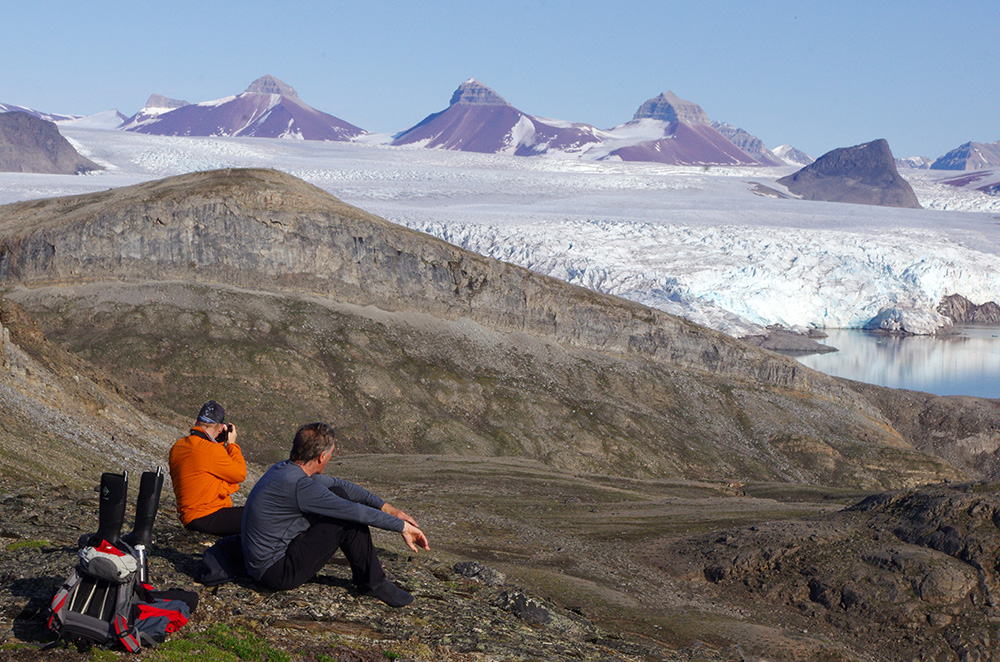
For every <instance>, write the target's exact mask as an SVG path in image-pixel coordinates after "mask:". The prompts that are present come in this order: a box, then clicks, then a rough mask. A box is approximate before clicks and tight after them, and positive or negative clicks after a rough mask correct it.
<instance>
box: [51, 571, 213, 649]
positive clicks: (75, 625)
mask: <svg viewBox="0 0 1000 662" xmlns="http://www.w3.org/2000/svg"><path fill="white" fill-rule="evenodd" d="M197 605H198V595H197V594H196V593H192V592H191V591H178V590H176V589H175V590H172V591H154V590H152V587H151V586H149V585H148V584H141V583H139V581H138V574H137V573H132V575H131V576H130V578H129V579H128V580H127V581H125V582H121V583H118V582H112V581H109V580H107V579H101V578H99V577H94V576H93V575H91V574H90V573H88V572H87V571H86V570H84V569H83V568H82V567H77V568H76V569H75V570H73V572H72V573H71V574H70V576H69V577H68V578H67V579H66V581H65V582H63V584H62V586H61V587H60V588H59V590H58V591H56V594H55V596H53V598H52V602H51V603H50V605H49V614H50V615H49V620H48V627H49V629H50V630H52V631H53V632H55V633H57V634H58V635H59V638H58V639H57V640H56V641H55V642H53V643H52V644H49V647H51V646H54V645H56V644H58V643H59V642H60V641H72V642H78V643H82V644H89V645H96V646H109V645H114V644H116V643H118V644H121V645H122V647H123V648H125V650H127V651H129V652H130V653H135V652H137V651H139V650H140V649H141V648H142V647H143V646H153V647H155V646H156V645H157V644H159V643H161V642H163V640H164V639H165V638H166V636H167V634H169V633H171V632H174V631H176V630H177V628H179V627H181V626H182V625H184V624H185V623H187V621H188V619H189V618H190V617H191V613H192V612H193V611H194V609H195V607H197Z"/></svg>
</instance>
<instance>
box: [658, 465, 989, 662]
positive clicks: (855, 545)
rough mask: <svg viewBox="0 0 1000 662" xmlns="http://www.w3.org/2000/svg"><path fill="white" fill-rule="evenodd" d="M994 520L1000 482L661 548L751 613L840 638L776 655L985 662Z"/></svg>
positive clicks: (680, 567) (920, 493)
mask: <svg viewBox="0 0 1000 662" xmlns="http://www.w3.org/2000/svg"><path fill="white" fill-rule="evenodd" d="M998 521H1000V499H998V496H997V485H996V484H988V483H979V484H960V485H939V486H926V487H923V488H920V489H914V490H910V491H905V492H893V493H885V494H878V495H874V496H872V497H870V498H867V499H865V500H863V501H861V502H860V503H858V504H856V505H854V506H852V507H850V508H847V509H845V510H843V511H840V512H837V513H832V514H828V515H825V516H822V517H813V518H810V519H809V520H797V521H786V522H769V523H767V524H762V525H754V526H749V527H743V528H735V529H734V528H729V529H726V530H722V531H714V532H712V533H711V534H706V535H701V536H692V537H689V538H687V539H685V540H682V541H680V542H668V543H666V544H661V545H659V546H657V547H656V550H655V551H656V553H658V554H659V555H660V558H661V559H662V560H661V567H662V568H663V570H664V572H667V573H671V574H672V575H674V576H687V577H692V576H696V574H701V575H702V576H703V577H704V579H705V580H707V581H708V582H709V583H711V584H712V585H714V586H715V587H716V589H717V590H716V592H715V594H716V595H719V596H720V597H722V596H724V597H722V599H724V600H726V601H728V602H729V603H730V604H732V605H740V609H741V610H742V609H745V610H746V611H743V612H742V613H743V614H747V615H749V614H754V613H761V612H762V611H764V609H762V606H763V605H767V607H766V611H768V613H769V614H770V615H771V618H772V619H773V620H774V621H781V622H782V623H783V624H784V626H785V627H787V628H789V629H790V630H793V631H795V632H800V633H802V634H803V635H805V633H808V635H809V636H810V637H817V638H819V639H825V640H827V641H830V642H833V641H836V642H838V643H837V645H836V647H837V648H838V649H839V650H838V651H837V653H832V652H831V651H822V650H815V649H814V650H809V648H808V646H809V642H808V641H807V640H806V639H805V638H803V639H800V640H799V642H798V644H795V643H791V644H790V645H788V646H786V647H784V650H783V651H782V652H781V653H774V654H769V655H768V659H877V660H893V661H895V660H900V661H902V660H913V659H925V660H927V659H933V660H972V659H981V660H987V659H990V658H991V657H992V656H993V650H994V648H995V641H994V640H993V636H992V634H993V628H992V623H993V622H994V621H995V620H996V619H997V618H1000V608H998V605H997V602H996V599H995V596H996V595H997V592H998V591H1000V573H998V567H1000V565H998V564H1000V528H998V527H997V522H998ZM755 605H757V606H755ZM813 646H816V644H815V643H814V644H813ZM775 655H776V656H775Z"/></svg>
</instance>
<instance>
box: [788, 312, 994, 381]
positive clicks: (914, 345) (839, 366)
mask: <svg viewBox="0 0 1000 662" xmlns="http://www.w3.org/2000/svg"><path fill="white" fill-rule="evenodd" d="M956 331H957V333H956V334H955V335H951V336H936V337H935V336H905V337H899V336H886V335H881V334H875V333H871V332H869V331H861V330H858V329H827V330H826V333H828V334H829V337H828V338H824V339H822V340H821V341H820V342H823V343H824V344H826V345H831V346H833V347H836V348H837V349H839V350H840V351H838V352H830V353H828V354H812V355H808V356H802V357H798V358H799V361H800V362H802V363H803V364H805V365H807V366H809V367H810V368H813V369H815V370H819V371H821V372H825V373H827V374H829V375H834V376H836V377H846V378H847V379H854V380H857V381H861V382H867V383H869V384H878V385H880V386H890V387H892V388H905V389H909V390H912V391H925V392H928V393H934V394H936V395H974V396H977V397H980V398H1000V327H996V326H962V327H956Z"/></svg>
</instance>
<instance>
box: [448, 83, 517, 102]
mask: <svg viewBox="0 0 1000 662" xmlns="http://www.w3.org/2000/svg"><path fill="white" fill-rule="evenodd" d="M456 103H467V104H473V105H482V106H507V105H509V104H508V103H507V101H506V100H505V99H504V98H503V97H502V96H500V95H499V94H497V93H496V92H494V91H493V90H491V89H490V88H488V87H486V86H485V85H483V84H482V83H480V82H479V81H478V80H476V79H475V78H470V79H469V80H467V81H465V82H464V83H462V84H461V85H459V86H458V87H457V88H456V89H455V92H454V93H453V94H452V95H451V101H449V102H448V105H449V106H454V105H455V104H456Z"/></svg>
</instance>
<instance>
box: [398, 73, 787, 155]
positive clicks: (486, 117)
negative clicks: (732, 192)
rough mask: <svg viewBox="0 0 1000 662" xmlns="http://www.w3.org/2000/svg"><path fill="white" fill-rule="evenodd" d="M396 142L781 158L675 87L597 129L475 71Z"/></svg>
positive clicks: (498, 150) (522, 151)
mask: <svg viewBox="0 0 1000 662" xmlns="http://www.w3.org/2000/svg"><path fill="white" fill-rule="evenodd" d="M737 131H738V130H737ZM743 133H744V134H745V135H746V136H748V137H749V138H750V139H753V136H750V135H749V134H746V133H745V132H743ZM392 144H393V145H412V144H417V145H423V146H425V147H432V148H434V147H436V148H441V149H451V150H459V151H465V152H481V153H486V154H514V155H517V156H535V155H539V154H555V155H561V156H570V157H574V158H580V159H583V160H588V161H589V160H606V159H610V160H619V161H652V162H656V163H669V164H684V165H754V164H758V165H759V164H766V165H775V164H776V163H775V162H774V161H772V160H770V159H768V160H767V161H764V160H759V159H757V158H755V157H753V156H751V155H749V154H747V153H746V152H744V151H743V150H742V149H740V148H739V147H737V146H736V145H735V144H733V143H732V142H731V141H730V140H729V139H728V138H726V137H725V136H724V135H722V134H721V133H719V132H718V131H716V130H715V129H714V128H712V125H711V120H709V119H708V116H707V115H705V112H704V111H703V110H702V109H701V107H700V106H698V105H697V104H695V103H692V102H690V101H685V100H684V99H681V98H680V97H678V96H676V95H675V94H673V93H672V92H667V93H665V94H661V95H659V96H657V97H654V98H653V99H649V100H648V101H646V102H645V103H643V104H642V105H641V106H640V107H639V109H638V110H637V111H636V113H635V116H634V117H633V118H632V121H631V122H628V123H626V124H622V125H619V126H616V127H614V128H612V129H607V130H600V129H597V128H596V127H593V126H591V125H589V124H582V123H576V122H565V121H561V120H553V119H549V118H542V117H536V116H534V115H529V114H527V113H525V112H523V111H521V110H518V109H517V108H515V107H514V106H512V105H510V104H509V103H507V101H505V100H504V98H503V97H501V96H500V95H499V94H497V93H496V92H494V91H493V90H491V89H490V88H488V87H486V86H485V85H483V84H482V83H480V82H479V81H477V80H476V79H474V78H470V79H469V80H467V81H465V82H464V83H462V84H461V85H460V86H459V87H458V89H457V90H455V93H454V94H453V95H452V98H451V103H450V105H449V106H448V108H447V109H445V110H443V111H441V112H439V113H434V114H432V115H429V116H427V117H426V118H424V120H423V121H421V122H420V123H419V124H417V125H415V126H413V127H411V128H409V129H407V130H405V131H403V132H401V133H399V134H397V135H396V136H395V137H394V139H393V141H392ZM761 147H763V144H761Z"/></svg>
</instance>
